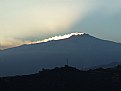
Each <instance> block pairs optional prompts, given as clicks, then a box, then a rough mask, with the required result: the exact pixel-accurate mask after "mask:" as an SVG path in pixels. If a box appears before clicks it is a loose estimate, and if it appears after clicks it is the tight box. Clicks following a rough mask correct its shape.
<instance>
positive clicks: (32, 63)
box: [0, 33, 121, 76]
mask: <svg viewBox="0 0 121 91" xmlns="http://www.w3.org/2000/svg"><path fill="white" fill-rule="evenodd" d="M0 59H1V60H0V76H8V75H22V74H31V73H35V72H37V71H38V70H40V69H42V68H52V67H57V66H63V65H65V64H66V61H67V59H68V62H69V65H71V66H74V67H77V68H80V69H82V68H83V69H84V68H88V67H92V66H98V65H105V64H109V63H112V62H121V44H120V43H115V42H111V41H107V40H102V39H98V38H96V37H93V36H91V35H89V34H85V33H71V34H66V35H63V36H55V37H52V38H49V39H45V40H43V41H38V42H35V43H33V44H32V45H31V44H28V45H22V46H20V47H16V48H11V49H7V50H2V51H0Z"/></svg>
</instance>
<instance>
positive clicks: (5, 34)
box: [0, 0, 121, 48]
mask: <svg viewBox="0 0 121 91" xmlns="http://www.w3.org/2000/svg"><path fill="white" fill-rule="evenodd" d="M71 32H85V33H89V34H91V35H94V36H96V37H99V38H102V39H108V40H112V41H116V42H121V0H0V42H1V44H2V48H7V47H13V46H16V45H20V44H23V43H26V42H29V41H37V40H41V39H44V38H48V37H52V36H54V35H62V34H65V33H71Z"/></svg>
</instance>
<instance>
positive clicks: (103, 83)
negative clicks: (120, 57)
mask: <svg viewBox="0 0 121 91" xmlns="http://www.w3.org/2000/svg"><path fill="white" fill-rule="evenodd" d="M0 91H121V66H120V65H119V66H117V67H114V68H107V69H103V68H98V69H95V70H88V71H80V70H78V69H76V68H73V67H69V66H68V65H66V66H65V67H61V68H58V67H56V68H54V69H51V70H49V69H43V70H42V71H40V72H39V73H36V74H31V75H23V76H13V77H1V78H0Z"/></svg>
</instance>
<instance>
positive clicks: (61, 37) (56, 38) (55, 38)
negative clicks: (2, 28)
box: [27, 32, 87, 44]
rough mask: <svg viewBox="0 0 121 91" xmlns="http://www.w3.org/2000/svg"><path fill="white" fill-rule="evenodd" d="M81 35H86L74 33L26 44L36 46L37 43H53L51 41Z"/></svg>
mask: <svg viewBox="0 0 121 91" xmlns="http://www.w3.org/2000/svg"><path fill="white" fill-rule="evenodd" d="M82 35H87V34H86V33H80V32H75V33H70V34H65V35H59V36H54V37H51V38H48V39H44V40H40V41H36V42H29V43H27V44H37V43H43V42H48V41H53V40H62V39H68V38H70V37H72V36H82Z"/></svg>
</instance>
